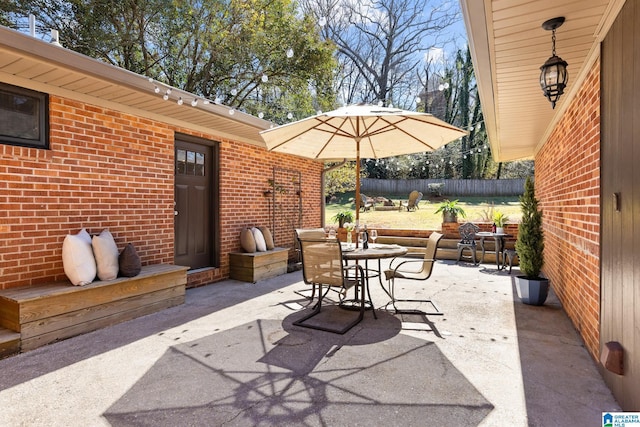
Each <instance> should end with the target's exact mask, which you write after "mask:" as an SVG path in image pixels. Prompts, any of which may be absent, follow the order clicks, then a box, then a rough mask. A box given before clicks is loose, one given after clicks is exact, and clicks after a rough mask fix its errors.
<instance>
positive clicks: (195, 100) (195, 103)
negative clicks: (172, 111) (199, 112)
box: [191, 98, 198, 107]
mask: <svg viewBox="0 0 640 427" xmlns="http://www.w3.org/2000/svg"><path fill="white" fill-rule="evenodd" d="M196 105H198V100H197V99H195V98H194V99H193V101H191V106H192V107H195V106H196Z"/></svg>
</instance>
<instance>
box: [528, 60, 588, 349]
mask: <svg viewBox="0 0 640 427" xmlns="http://www.w3.org/2000/svg"><path fill="white" fill-rule="evenodd" d="M559 159H564V161H559ZM535 160H536V196H537V197H538V199H539V200H540V205H541V208H542V209H543V212H544V233H545V267H544V273H545V274H546V275H547V277H549V279H550V281H551V283H553V289H554V291H555V293H556V294H557V295H558V298H559V299H560V301H562V305H563V307H564V309H565V311H566V312H567V315H568V316H569V317H570V318H571V320H572V321H573V324H574V326H575V327H576V328H577V330H578V331H579V332H580V334H581V335H582V338H583V339H584V341H585V345H586V347H587V349H588V350H589V352H590V353H591V354H592V356H593V357H594V358H597V357H598V356H599V351H600V350H599V342H600V341H599V333H600V331H599V328H600V325H599V317H600V313H599V305H600V62H599V61H596V63H594V64H593V66H592V67H591V70H590V72H589V74H588V77H587V78H586V79H585V82H584V84H583V85H582V87H581V88H580V90H579V91H578V94H577V96H576V97H575V98H574V99H573V100H572V102H571V105H570V106H569V108H568V109H567V112H566V113H565V115H564V116H563V118H562V119H561V120H560V122H559V123H558V124H557V126H556V127H555V129H554V130H553V132H552V134H551V136H550V138H549V139H548V141H547V142H546V144H545V145H544V146H543V147H542V149H541V150H540V152H539V153H538V154H537V156H536V159H535Z"/></svg>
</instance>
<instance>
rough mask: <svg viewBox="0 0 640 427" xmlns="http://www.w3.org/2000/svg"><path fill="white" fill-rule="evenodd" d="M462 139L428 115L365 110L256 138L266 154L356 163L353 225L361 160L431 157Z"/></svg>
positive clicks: (336, 113)
mask: <svg viewBox="0 0 640 427" xmlns="http://www.w3.org/2000/svg"><path fill="white" fill-rule="evenodd" d="M466 134H467V133H466V132H465V131H463V130H461V129H458V128H457V127H455V126H452V125H450V124H448V123H446V122H444V121H442V120H440V119H437V118H436V117H434V116H432V115H431V114H427V113H417V112H414V111H405V110H401V109H397V108H389V107H379V106H375V105H364V104H358V105H351V106H346V107H342V108H338V109H337V110H334V111H330V112H328V113H323V114H318V115H316V116H312V117H308V118H306V119H303V120H299V121H297V122H293V123H288V124H286V125H282V126H278V127H275V128H272V129H268V130H265V131H262V132H260V135H261V136H262V139H264V142H265V144H266V146H267V149H268V150H270V151H276V152H280V153H287V154H293V155H296V156H301V157H306V158H310V159H324V160H339V159H355V160H356V196H355V197H356V224H359V218H360V215H359V211H360V210H359V209H357V206H358V200H360V158H369V159H378V158H384V157H393V156H399V155H402V154H412V153H420V152H425V151H432V150H435V149H436V148H438V147H441V146H443V145H445V144H447V143H448V142H451V141H453V140H455V139H457V138H460V137H462V136H464V135H466Z"/></svg>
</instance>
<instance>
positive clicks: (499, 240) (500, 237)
mask: <svg viewBox="0 0 640 427" xmlns="http://www.w3.org/2000/svg"><path fill="white" fill-rule="evenodd" d="M476 236H478V237H480V248H481V249H482V259H481V260H480V262H484V253H485V248H484V239H486V238H487V237H493V240H494V241H495V246H494V250H495V254H496V265H497V266H498V270H500V269H501V263H500V257H503V258H504V253H503V251H504V238H505V237H511V234H506V233H491V232H489V231H481V232H479V233H476Z"/></svg>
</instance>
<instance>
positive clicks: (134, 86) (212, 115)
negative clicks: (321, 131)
mask: <svg viewBox="0 0 640 427" xmlns="http://www.w3.org/2000/svg"><path fill="white" fill-rule="evenodd" d="M0 81H2V82H5V83H9V84H13V85H15V86H21V87H24V88H29V89H33V90H37V91H40V92H46V93H49V94H53V95H58V96H63V97H67V98H71V99H75V100H79V101H82V102H86V103H90V104H93V105H99V106H102V107H107V108H112V109H114V110H118V111H122V112H125V113H130V114H134V115H137V116H140V117H145V118H149V119H152V120H158V121H161V122H165V123H167V124H170V125H174V126H176V127H180V128H183V129H191V130H195V131H199V132H203V133H206V134H211V135H214V136H216V137H219V138H226V139H231V140H234V141H239V142H246V143H250V144H254V145H258V146H261V147H264V141H263V140H262V138H261V137H260V135H259V132H260V131H261V130H265V129H268V128H269V127H271V123H270V122H268V121H266V120H262V119H259V118H257V117H254V116H252V115H249V114H245V113H242V112H240V111H236V110H233V109H232V108H230V107H227V106H224V105H219V104H215V103H213V102H211V103H209V104H205V103H204V102H203V100H202V99H200V101H199V102H198V104H197V105H196V106H195V107H193V106H191V101H192V100H193V99H194V98H196V96H195V95H194V94H192V93H189V92H186V91H182V90H179V89H175V88H171V89H172V92H171V99H170V100H167V101H165V100H164V99H163V98H162V95H163V94H164V92H165V89H166V88H167V86H166V85H161V84H158V83H157V82H150V81H149V78H148V77H145V76H142V75H139V74H136V73H133V72H130V71H128V70H125V69H123V68H119V67H115V66H112V65H109V64H106V63H104V62H101V61H98V60H96V59H93V58H90V57H88V56H85V55H82V54H79V53H76V52H73V51H71V50H69V49H65V48H63V47H60V46H56V45H53V44H51V43H47V42H44V41H42V40H39V39H36V38H34V37H31V36H28V35H25V34H22V33H20V32H18V31H15V30H12V29H9V28H6V27H3V26H0ZM156 85H157V86H158V87H160V88H161V92H160V93H155V92H154V88H155V86H156ZM180 97H182V99H183V101H184V103H183V105H178V104H177V102H176V100H177V99H179V98H180Z"/></svg>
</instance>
